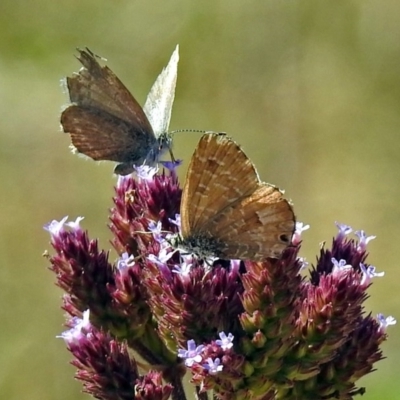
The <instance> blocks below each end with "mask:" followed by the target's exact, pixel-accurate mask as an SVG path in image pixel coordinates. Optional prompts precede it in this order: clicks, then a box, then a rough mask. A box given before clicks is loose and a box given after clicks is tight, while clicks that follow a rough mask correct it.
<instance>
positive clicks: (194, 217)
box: [181, 133, 258, 236]
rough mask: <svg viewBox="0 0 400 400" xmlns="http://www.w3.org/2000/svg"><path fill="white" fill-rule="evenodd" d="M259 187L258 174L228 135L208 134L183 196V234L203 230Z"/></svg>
mask: <svg viewBox="0 0 400 400" xmlns="http://www.w3.org/2000/svg"><path fill="white" fill-rule="evenodd" d="M257 187H258V177H257V172H256V170H255V169H254V166H253V164H252V163H251V162H250V160H249V159H248V158H247V157H246V156H245V154H244V153H243V152H242V150H241V149H240V147H239V146H238V145H237V144H236V143H235V142H234V141H233V140H231V139H230V138H228V137H227V136H226V135H225V134H218V133H206V134H205V135H203V136H202V138H201V139H200V142H199V144H198V145H197V148H196V150H195V152H194V154H193V156H192V159H191V162H190V165H189V168H188V172H187V175H186V180H185V186H184V188H183V193H182V203H181V204H182V205H181V230H182V235H183V236H187V235H188V234H189V233H196V232H197V231H202V230H203V228H204V225H206V224H207V223H209V221H210V220H211V219H212V218H214V217H215V214H218V213H219V212H221V211H222V210H223V209H224V208H226V207H227V206H229V205H230V204H233V203H235V202H238V201H240V199H241V198H243V196H247V195H250V194H251V193H253V192H254V191H255V190H256V189H257Z"/></svg>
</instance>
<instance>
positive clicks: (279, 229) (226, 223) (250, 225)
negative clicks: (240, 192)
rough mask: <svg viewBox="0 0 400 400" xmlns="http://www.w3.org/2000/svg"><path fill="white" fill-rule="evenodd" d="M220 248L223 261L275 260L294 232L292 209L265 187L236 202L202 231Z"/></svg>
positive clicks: (287, 203) (264, 184) (265, 185)
mask: <svg viewBox="0 0 400 400" xmlns="http://www.w3.org/2000/svg"><path fill="white" fill-rule="evenodd" d="M206 229H207V230H208V231H209V232H210V234H211V236H212V237H217V238H218V239H219V241H220V242H221V243H222V244H223V247H222V248H221V253H222V254H223V255H224V256H225V257H226V258H233V259H250V260H255V261H261V260H263V259H265V258H266V257H279V256H280V255H281V253H282V251H283V250H284V249H285V248H286V247H287V246H288V245H289V244H290V242H291V238H292V235H293V232H294V229H295V217H294V213H293V209H292V206H291V205H290V203H289V202H288V201H287V200H285V199H284V198H283V196H282V192H281V191H280V190H279V189H277V188H276V187H274V186H272V185H269V184H267V183H260V185H259V187H258V189H256V191H255V192H254V193H252V194H251V195H249V196H245V197H243V198H242V199H241V200H240V202H238V203H235V204H233V205H232V206H230V207H227V208H225V209H224V210H222V211H221V212H220V213H219V214H218V215H216V216H215V218H214V219H213V220H211V221H210V223H209V226H208V227H207V228H206Z"/></svg>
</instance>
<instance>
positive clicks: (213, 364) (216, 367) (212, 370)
mask: <svg viewBox="0 0 400 400" xmlns="http://www.w3.org/2000/svg"><path fill="white" fill-rule="evenodd" d="M206 361H207V364H203V367H204V368H205V369H206V370H207V371H208V372H209V374H210V375H215V374H217V373H218V372H220V371H222V370H223V368H224V366H223V365H220V364H221V360H220V359H219V358H216V359H215V360H213V359H212V358H211V357H209V358H207V360H206Z"/></svg>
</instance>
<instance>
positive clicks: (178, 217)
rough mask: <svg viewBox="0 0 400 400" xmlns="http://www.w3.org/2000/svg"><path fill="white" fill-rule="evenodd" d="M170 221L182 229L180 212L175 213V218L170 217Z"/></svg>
mask: <svg viewBox="0 0 400 400" xmlns="http://www.w3.org/2000/svg"><path fill="white" fill-rule="evenodd" d="M169 222H171V224H174V225H176V226H177V227H178V228H179V230H181V215H180V214H175V219H172V218H169Z"/></svg>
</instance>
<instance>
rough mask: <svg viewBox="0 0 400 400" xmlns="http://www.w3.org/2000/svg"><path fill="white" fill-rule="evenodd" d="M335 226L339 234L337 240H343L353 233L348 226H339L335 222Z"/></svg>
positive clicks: (339, 224)
mask: <svg viewBox="0 0 400 400" xmlns="http://www.w3.org/2000/svg"><path fill="white" fill-rule="evenodd" d="M335 225H336V226H337V227H338V229H339V233H338V234H337V236H336V239H337V240H343V238H344V237H345V236H347V235H348V234H349V233H351V232H352V231H353V228H352V227H351V226H349V225H345V224H341V223H340V222H335Z"/></svg>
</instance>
